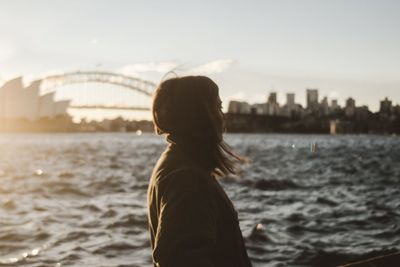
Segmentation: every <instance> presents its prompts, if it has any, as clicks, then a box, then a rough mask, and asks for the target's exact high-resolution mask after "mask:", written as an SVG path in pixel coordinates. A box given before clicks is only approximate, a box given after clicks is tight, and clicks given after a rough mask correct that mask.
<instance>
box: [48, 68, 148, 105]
mask: <svg viewBox="0 0 400 267" xmlns="http://www.w3.org/2000/svg"><path fill="white" fill-rule="evenodd" d="M79 83H105V84H111V85H116V86H121V87H124V88H127V89H129V90H133V91H136V92H139V93H141V94H143V95H145V96H147V97H151V96H152V93H153V91H154V89H155V87H156V84H155V83H153V82H150V81H146V80H142V79H139V78H135V77H131V76H127V75H123V74H119V73H112V72H104V71H76V72H67V73H63V74H57V75H50V76H47V77H44V78H42V79H41V85H40V87H41V89H42V90H43V91H44V92H48V91H52V90H55V89H56V88H58V87H61V86H65V85H72V84H79ZM70 107H71V108H77V109H79V108H81V109H118V110H149V109H150V108H147V107H146V108H144V107H121V106H107V105H81V106H79V105H71V106H70Z"/></svg>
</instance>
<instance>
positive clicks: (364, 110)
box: [355, 106, 370, 121]
mask: <svg viewBox="0 0 400 267" xmlns="http://www.w3.org/2000/svg"><path fill="white" fill-rule="evenodd" d="M369 113H370V111H369V109H368V107H367V106H361V107H356V111H355V117H356V119H357V120H360V121H366V120H368V118H369Z"/></svg>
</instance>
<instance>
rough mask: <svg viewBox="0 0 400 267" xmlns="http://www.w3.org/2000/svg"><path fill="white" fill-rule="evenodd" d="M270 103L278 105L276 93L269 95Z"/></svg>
mask: <svg viewBox="0 0 400 267" xmlns="http://www.w3.org/2000/svg"><path fill="white" fill-rule="evenodd" d="M268 103H270V104H276V103H277V97H276V92H272V93H270V94H269V97H268Z"/></svg>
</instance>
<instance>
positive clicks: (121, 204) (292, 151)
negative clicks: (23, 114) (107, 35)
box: [0, 134, 400, 267]
mask: <svg viewBox="0 0 400 267" xmlns="http://www.w3.org/2000/svg"><path fill="white" fill-rule="evenodd" d="M227 139H228V142H229V143H230V144H231V145H232V146H233V147H234V148H235V149H236V150H237V151H238V152H240V153H242V154H243V155H245V156H247V157H248V158H249V159H250V162H249V164H247V165H245V166H244V169H243V174H242V175H241V176H240V177H228V178H225V179H223V180H222V181H221V183H222V185H223V187H224V188H225V189H226V191H227V192H228V194H229V195H230V197H231V198H232V200H233V202H234V204H235V206H236V208H237V209H238V211H239V214H240V216H239V217H240V223H241V227H242V230H243V233H244V236H245V238H246V242H247V247H248V251H249V254H250V256H251V259H252V261H253V262H254V265H255V266H335V265H337V264H340V263H344V262H348V261H352V260H357V259H360V258H363V257H368V256H374V255H380V254H384V253H389V252H394V251H396V249H398V248H399V247H400V138H399V137H389V136H387V137H384V136H382V137H379V136H338V137H333V136H307V135H305V136H295V135H230V136H228V138H227ZM312 143H316V144H317V147H316V151H315V152H312V151H311V149H310V146H311V144H312ZM164 147H165V143H164V140H163V139H162V138H160V137H156V136H153V135H150V134H149V135H142V136H136V135H133V134H57V135H46V134H37V135H0V266H107V267H108V266H110V267H111V266H121V267H122V266H140V267H142V266H151V258H150V243H149V235H148V232H147V219H146V218H147V217H146V189H147V182H148V179H149V175H150V172H151V170H152V168H153V165H154V163H155V161H156V160H157V157H158V156H159V154H160V153H161V152H162V150H163V148H164ZM311 147H312V146H311ZM257 225H258V226H257ZM188 266H189V265H188Z"/></svg>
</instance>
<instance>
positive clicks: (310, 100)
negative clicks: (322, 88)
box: [307, 89, 318, 110]
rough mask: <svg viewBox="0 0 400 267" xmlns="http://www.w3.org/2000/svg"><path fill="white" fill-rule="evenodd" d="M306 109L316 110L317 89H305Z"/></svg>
mask: <svg viewBox="0 0 400 267" xmlns="http://www.w3.org/2000/svg"><path fill="white" fill-rule="evenodd" d="M307 109H310V110H316V109H318V89H307Z"/></svg>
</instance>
